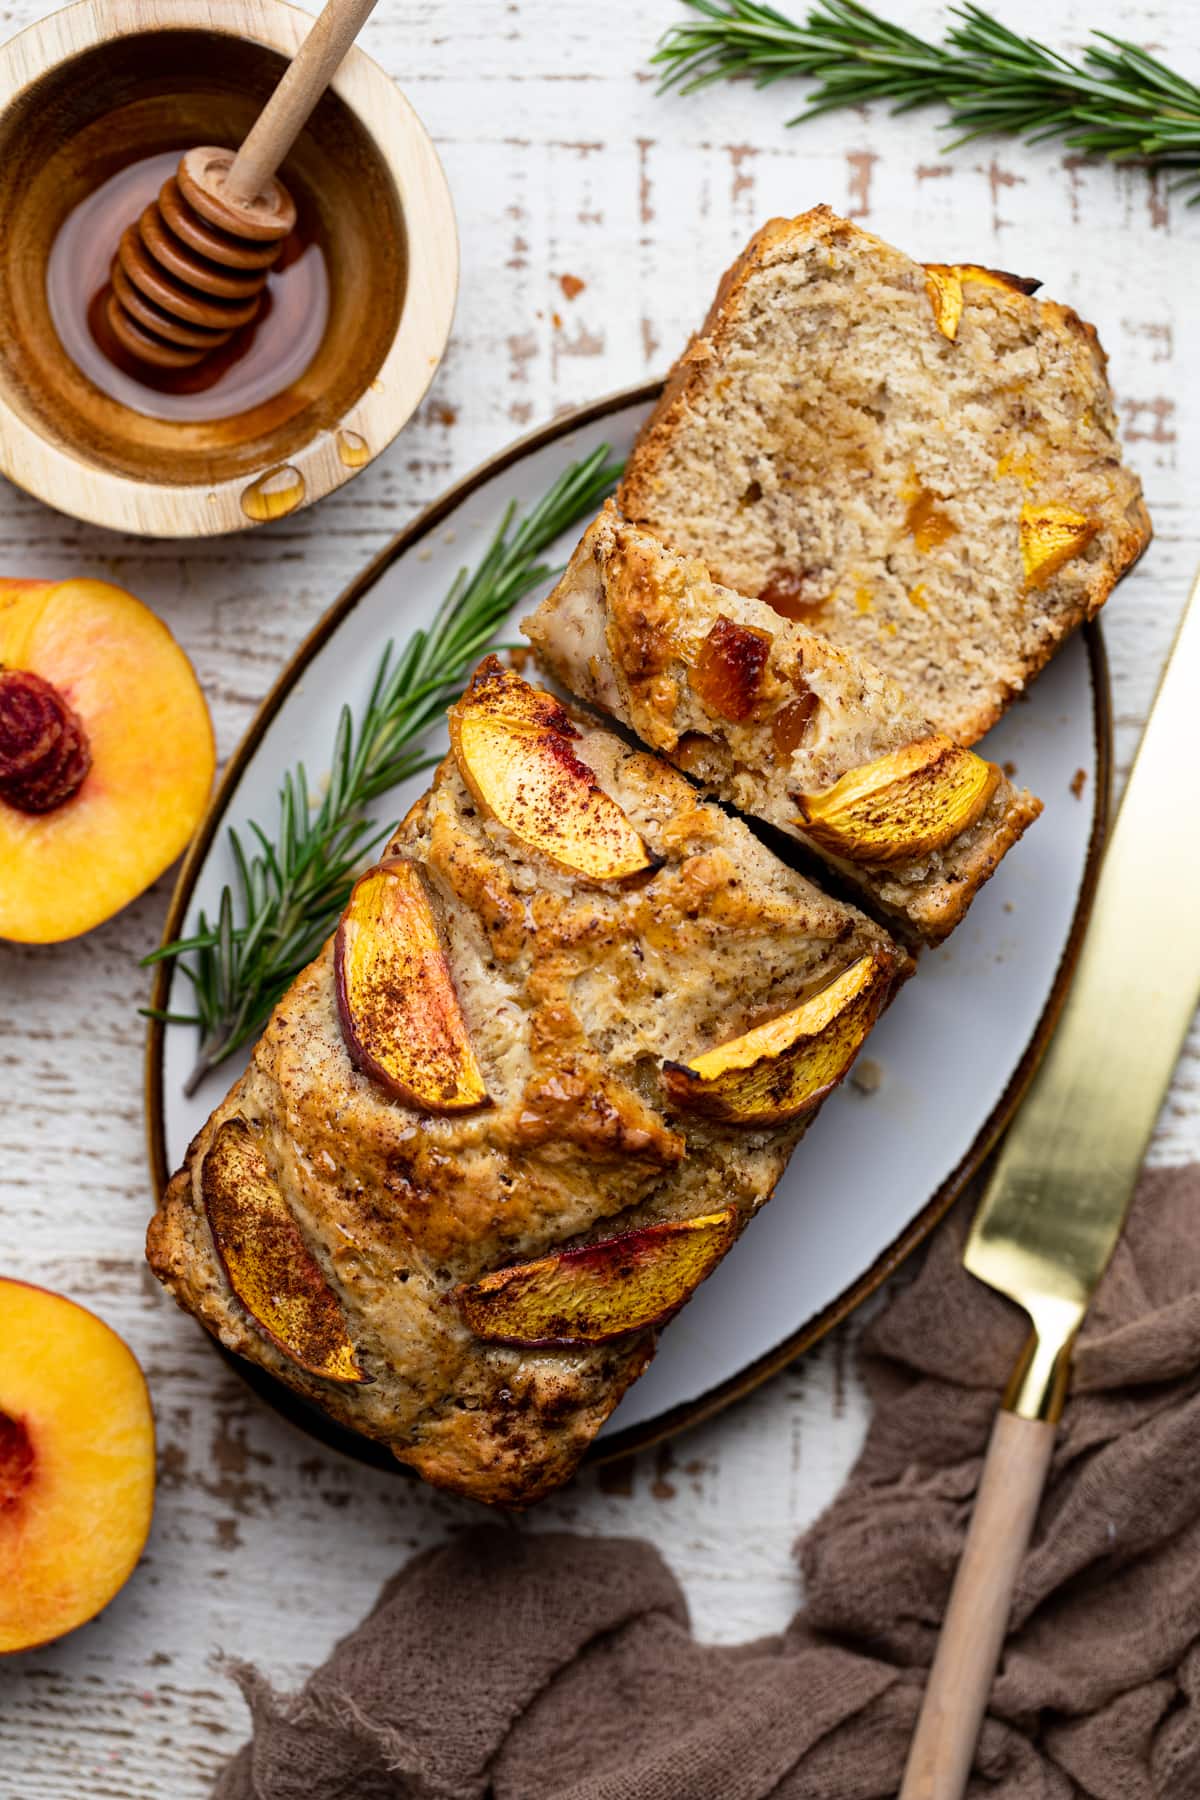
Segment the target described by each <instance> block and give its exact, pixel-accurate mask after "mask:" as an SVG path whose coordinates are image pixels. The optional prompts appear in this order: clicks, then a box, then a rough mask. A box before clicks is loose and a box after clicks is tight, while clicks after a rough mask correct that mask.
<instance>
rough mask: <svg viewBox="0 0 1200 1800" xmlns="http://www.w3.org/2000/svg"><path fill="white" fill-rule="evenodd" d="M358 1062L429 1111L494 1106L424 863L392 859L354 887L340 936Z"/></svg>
mask: <svg viewBox="0 0 1200 1800" xmlns="http://www.w3.org/2000/svg"><path fill="white" fill-rule="evenodd" d="M334 978H335V982H336V986H337V1002H338V1013H339V1016H340V1018H341V1023H342V1034H343V1036H344V1038H345V1040H346V1048H347V1050H348V1051H349V1052H350V1057H351V1060H352V1061H353V1062H354V1064H355V1066H356V1067H357V1068H360V1069H362V1070H363V1071H364V1072H365V1073H366V1074H368V1075H370V1076H372V1077H373V1078H374V1080H376V1081H378V1082H379V1083H380V1085H381V1086H382V1087H385V1088H386V1089H387V1090H388V1092H389V1093H391V1094H395V1095H396V1096H397V1098H398V1099H401V1100H405V1101H407V1102H408V1104H409V1105H410V1106H415V1107H419V1108H420V1109H421V1110H422V1111H424V1112H440V1113H450V1112H467V1111H470V1110H471V1109H472V1108H473V1107H477V1106H484V1105H486V1103H487V1097H488V1096H487V1089H486V1087H485V1086H484V1082H483V1075H482V1073H481V1072H480V1068H479V1063H478V1061H477V1060H476V1056H475V1051H474V1049H473V1048H472V1045H471V1039H470V1034H469V1033H468V1030H467V1022H466V1020H465V1019H464V1018H463V1015H462V1008H461V1007H460V1006H459V1003H458V995H457V994H456V992H455V990H454V981H453V979H452V977H451V974H450V967H449V964H448V963H447V961H446V953H445V951H444V950H443V948H442V940H441V935H440V933H439V931H438V925H437V919H436V918H435V916H434V912H433V907H432V905H431V903H430V899H429V895H428V893H427V891H426V888H425V881H424V878H423V876H422V874H421V871H420V869H419V868H418V867H417V865H416V863H412V862H406V861H403V860H401V859H399V858H392V859H389V860H388V861H386V862H384V863H381V864H380V865H379V867H378V868H374V869H369V870H368V871H367V873H366V874H365V875H364V876H363V877H362V879H361V880H360V881H358V882H357V883H356V884H355V887H354V891H353V893H352V894H351V896H350V901H349V904H348V905H347V907H346V910H345V912H344V913H343V914H342V920H341V923H340V925H339V926H338V931H337V938H336V940H335V943H334Z"/></svg>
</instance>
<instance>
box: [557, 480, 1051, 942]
mask: <svg viewBox="0 0 1200 1800" xmlns="http://www.w3.org/2000/svg"><path fill="white" fill-rule="evenodd" d="M525 630H526V631H527V633H528V635H529V637H530V639H531V641H532V643H533V646H534V649H535V650H536V652H537V654H538V656H539V658H540V659H541V660H542V662H543V663H544V664H545V666H546V668H547V669H548V670H549V671H550V672H551V674H553V675H554V676H555V678H556V679H557V680H559V681H561V682H562V683H563V685H564V686H565V687H567V688H569V689H570V690H571V691H572V692H573V693H575V694H578V695H579V697H580V698H581V699H583V700H586V701H588V702H590V703H591V704H592V705H594V706H598V707H602V708H603V709H604V710H605V711H606V712H609V713H611V714H613V715H614V716H615V717H616V718H618V719H620V720H621V721H622V722H623V723H624V724H626V725H628V726H629V728H630V729H631V730H632V731H634V732H636V733H637V735H638V737H639V738H640V739H641V740H642V742H643V743H645V744H646V745H647V746H648V747H649V748H650V749H652V750H655V751H657V752H658V753H659V754H660V755H664V756H666V757H668V758H669V759H670V760H671V761H672V762H674V763H675V764H676V765H677V766H678V767H680V768H682V769H684V770H686V772H687V773H688V774H690V775H691V776H692V777H693V778H694V779H696V780H697V781H699V782H700V784H701V785H702V786H703V787H704V788H705V789H706V790H707V791H709V792H710V793H712V794H715V795H717V796H718V797H719V798H720V799H722V800H725V801H728V802H729V803H730V804H731V805H733V806H736V807H738V808H739V809H740V810H741V811H743V812H746V813H749V814H751V815H753V816H754V817H756V818H759V819H763V820H766V821H767V822H768V823H769V824H771V825H774V826H777V827H779V828H780V829H781V830H783V831H785V832H787V833H789V835H791V836H792V837H795V838H798V839H799V840H800V841H801V842H802V843H804V844H806V845H807V846H808V847H809V848H810V849H811V850H813V851H815V852H816V854H817V855H819V856H820V857H821V858H822V859H823V861H824V862H826V863H827V864H828V865H830V866H832V867H833V868H834V869H836V870H838V871H839V872H840V873H841V874H842V876H843V877H845V878H847V879H848V880H849V881H850V882H851V883H852V884H853V885H854V886H855V887H856V888H857V889H858V891H859V892H860V893H861V894H862V896H863V897H864V899H865V900H866V901H867V902H868V903H869V904H870V905H871V907H872V909H873V910H875V911H876V912H879V913H882V914H884V915H886V917H887V918H888V920H889V921H890V922H894V923H895V924H896V925H897V926H898V927H899V928H900V929H901V931H902V932H903V934H904V935H905V936H907V937H909V938H910V939H913V938H915V939H918V940H922V941H924V942H926V943H937V942H939V941H940V940H941V939H942V938H944V937H945V936H946V934H947V933H948V932H949V931H951V930H952V929H953V927H954V926H955V925H956V924H957V923H958V921H959V920H960V919H961V918H962V916H963V914H964V913H965V912H966V910H967V907H968V906H969V905H970V903H971V900H972V898H973V896H974V895H975V893H976V892H977V891H978V890H979V888H980V887H981V886H982V884H983V883H984V882H985V881H986V880H987V879H988V876H989V875H991V874H992V872H993V871H994V869H995V868H996V866H997V865H998V863H999V861H1000V859H1001V857H1002V856H1003V855H1004V854H1005V852H1006V851H1007V850H1008V849H1010V848H1011V846H1012V845H1013V844H1015V843H1016V841H1017V839H1018V838H1019V837H1020V836H1021V833H1022V832H1023V831H1024V830H1025V827H1026V826H1027V825H1028V824H1029V823H1030V822H1031V821H1032V820H1033V819H1035V818H1036V817H1037V815H1038V813H1039V812H1040V811H1041V802H1040V801H1038V800H1035V799H1034V797H1033V796H1032V794H1027V793H1019V792H1017V791H1016V790H1015V789H1014V788H1013V786H1012V783H1011V782H1010V781H1009V780H1008V779H1007V778H1006V777H1005V776H1004V775H1003V774H1002V772H1001V771H1000V770H998V769H996V768H995V766H994V765H993V764H990V763H985V762H984V761H983V759H982V758H980V757H978V756H976V755H975V754H974V752H972V751H969V750H965V749H961V748H959V747H958V746H956V745H952V744H951V743H950V742H949V740H948V739H947V738H946V737H945V735H944V734H940V733H938V732H937V730H936V728H935V727H934V726H933V725H931V724H930V722H929V720H928V719H926V717H925V716H924V714H923V713H922V711H921V709H920V707H918V706H915V705H913V704H912V702H911V701H909V700H908V699H907V698H906V697H905V695H904V694H903V693H902V692H901V691H900V689H899V688H898V687H897V685H896V683H895V682H894V681H891V680H890V679H889V678H888V677H887V676H886V675H884V674H882V673H881V672H880V671H879V670H878V669H877V668H875V667H873V666H872V665H871V664H870V663H867V662H865V661H864V660H863V659H862V658H860V657H858V656H855V655H854V654H852V653H851V652H849V651H843V650H838V649H835V648H834V647H833V646H832V645H831V644H830V643H828V642H827V641H826V640H825V639H824V638H820V637H817V636H815V635H814V634H813V633H812V632H810V631H808V630H806V629H805V628H804V627H803V626H802V625H798V624H795V623H793V622H791V621H789V620H787V619H783V618H780V616H779V614H778V613H776V612H774V611H773V610H772V609H771V607H769V606H767V605H766V604H765V603H764V602H763V601H761V600H752V599H748V598H746V597H745V596H744V595H741V594H736V593H734V592H732V591H731V590H730V589H729V588H725V587H720V586H718V585H717V584H716V583H715V582H713V581H712V580H711V579H710V577H709V574H708V571H707V569H706V568H705V566H704V564H703V563H702V562H699V561H696V560H688V559H686V558H684V557H681V556H678V555H676V554H675V553H674V552H672V551H669V550H666V549H665V548H664V547H663V545H662V544H661V543H660V542H659V541H658V539H657V538H656V537H654V536H653V535H652V533H650V532H648V531H646V530H644V529H642V528H641V527H639V526H636V525H630V524H629V523H628V522H627V521H625V520H623V519H622V518H621V516H620V513H619V512H618V511H617V509H616V507H615V506H614V504H613V502H612V501H609V502H608V504H607V505H606V507H605V508H604V511H603V512H602V513H601V514H600V517H599V518H598V519H596V520H595V522H594V523H593V524H592V525H591V526H590V527H589V528H588V530H587V531H586V532H585V534H584V536H583V539H582V541H581V543H580V544H579V547H578V549H577V550H576V552H575V554H574V556H573V557H572V559H571V562H570V565H569V567H568V568H567V570H566V572H565V574H564V575H563V577H562V579H561V580H560V582H559V583H558V585H557V587H556V588H555V589H554V591H553V593H552V594H550V595H549V596H548V598H547V599H546V600H545V601H543V603H542V605H541V606H540V607H539V609H538V611H537V612H536V613H535V614H534V615H533V617H532V618H530V619H527V620H526V621H525ZM855 771H861V772H862V774H861V775H856V776H855V781H854V792H856V793H857V795H858V799H857V800H855V799H854V792H852V793H851V795H850V799H849V800H848V801H847V800H846V799H845V798H844V796H846V794H847V792H848V790H850V789H851V782H850V779H849V778H850V777H851V776H852V774H853V772H855ZM868 771H870V772H871V773H869V774H868V773H867V772H868ZM839 783H841V786H840V787H839V786H838V785H837V784H839ZM831 795H833V796H834V797H835V807H836V805H837V802H838V801H839V800H840V812H837V811H836V810H834V809H833V808H831V805H830V800H829V797H830V796H831ZM806 812H807V814H808V815H809V817H808V818H807V819H806V818H805V817H804V815H805V813H806ZM906 841H907V842H908V843H909V844H910V846H912V847H911V848H910V849H909V850H907V851H906V850H905V848H904V846H905V843H906Z"/></svg>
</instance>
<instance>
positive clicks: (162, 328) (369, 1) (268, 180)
mask: <svg viewBox="0 0 1200 1800" xmlns="http://www.w3.org/2000/svg"><path fill="white" fill-rule="evenodd" d="M375 4H376V0H328V3H327V5H326V6H325V7H324V9H323V10H322V11H321V13H320V14H319V15H318V17H317V19H316V21H315V22H314V24H313V27H312V29H311V31H310V32H309V33H308V36H307V37H306V38H305V40H304V42H303V43H302V44H301V46H300V48H299V50H297V52H296V54H295V56H294V57H293V58H292V61H291V62H290V63H289V64H288V67H287V70H286V72H285V73H284V76H283V78H282V80H281V81H280V83H279V86H278V87H277V88H276V89H275V92H274V93H273V94H272V95H271V98H270V99H269V100H268V101H267V104H266V105H265V106H264V108H263V110H262V112H261V113H260V114H259V116H258V118H257V119H256V120H255V122H254V124H253V125H252V127H251V129H250V132H249V135H248V136H247V138H246V140H245V142H244V143H243V144H242V147H241V149H240V150H238V151H237V153H236V155H235V153H234V152H233V151H232V150H223V149H218V148H215V147H213V146H211V145H205V146H202V147H200V148H199V149H195V150H189V151H187V153H186V154H185V155H184V156H183V157H182V159H181V160H180V164H179V168H178V171H177V172H176V174H174V175H173V176H172V177H171V178H170V180H169V181H167V182H166V183H165V184H164V186H163V188H162V190H161V192H160V193H159V196H158V199H157V200H154V201H152V202H151V204H150V205H149V206H148V207H147V208H146V210H145V212H143V214H142V216H141V218H140V219H138V220H137V221H136V223H135V224H132V225H130V226H129V228H128V229H127V230H126V231H125V233H124V234H123V236H122V238H121V242H120V244H119V245H118V247H117V253H116V255H115V256H114V258H113V262H112V269H111V272H110V278H111V281H112V291H111V293H110V294H109V296H108V300H107V303H106V310H107V316H108V322H109V324H110V325H111V327H112V329H113V332H114V333H115V335H116V337H117V339H118V340H119V342H120V343H121V344H122V345H123V346H124V348H125V349H126V350H128V351H129V352H130V353H131V354H132V355H133V356H136V357H137V358H138V359H139V360H140V361H142V362H144V363H150V364H153V366H154V367H155V368H159V369H186V368H189V367H190V366H191V365H192V364H193V363H198V362H199V361H200V360H201V359H202V358H203V357H205V356H207V355H208V353H209V351H210V350H215V349H216V348H217V347H218V345H220V344H224V343H227V342H228V341H229V339H230V338H231V337H232V335H233V333H234V332H235V331H236V330H237V328H238V327H239V326H240V325H246V324H248V323H249V322H250V320H251V319H252V318H253V317H254V316H255V314H256V313H257V312H258V309H259V307H260V306H261V304H262V291H263V288H264V287H265V286H266V281H267V274H268V271H269V270H270V268H271V265H272V264H273V263H274V262H275V261H276V259H277V258H278V256H279V253H280V251H281V250H282V248H283V240H284V238H285V237H286V236H287V235H288V232H289V231H291V229H292V227H293V226H294V225H295V223H296V207H295V203H294V202H293V200H292V197H291V195H290V194H289V193H288V191H287V189H286V188H285V187H284V185H283V183H282V182H281V181H280V180H279V178H278V176H277V175H276V173H275V171H276V169H278V167H279V165H280V163H281V162H282V161H283V159H284V157H285V156H286V155H287V153H288V151H289V150H290V149H291V147H292V145H293V144H294V143H295V141H296V139H297V138H298V137H299V135H300V133H301V131H302V130H303V128H304V125H305V123H306V121H307V119H308V116H309V114H310V113H311V112H312V110H313V108H314V106H315V105H316V104H317V101H318V100H319V99H320V98H321V95H322V94H323V93H324V91H325V89H326V88H327V87H328V86H329V83H330V82H331V81H332V79H333V76H334V74H335V72H336V70H337V67H338V65H339V63H340V62H341V61H342V59H343V57H344V56H345V54H346V52H347V50H349V48H350V45H351V44H352V43H353V41H354V39H355V38H356V37H357V35H358V33H359V31H360V30H361V29H362V26H363V24H364V22H365V21H366V19H367V17H368V15H369V14H370V13H371V11H372V10H373V8H374V6H375Z"/></svg>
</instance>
